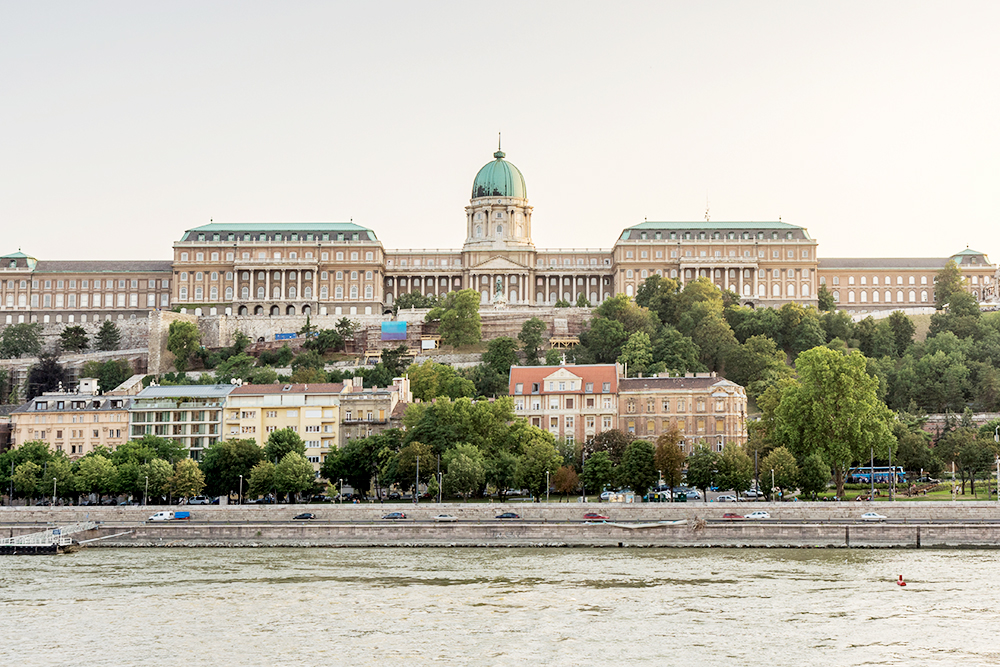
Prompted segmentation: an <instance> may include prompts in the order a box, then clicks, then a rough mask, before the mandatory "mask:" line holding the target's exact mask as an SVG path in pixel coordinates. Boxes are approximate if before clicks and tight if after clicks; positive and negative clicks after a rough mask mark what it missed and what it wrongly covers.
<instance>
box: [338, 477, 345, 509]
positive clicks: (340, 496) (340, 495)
mask: <svg viewBox="0 0 1000 667" xmlns="http://www.w3.org/2000/svg"><path fill="white" fill-rule="evenodd" d="M337 481H338V482H340V492H339V493H338V494H337V503H338V504H340V505H343V504H344V478H343V477H341V478H340V479H338V480H337Z"/></svg>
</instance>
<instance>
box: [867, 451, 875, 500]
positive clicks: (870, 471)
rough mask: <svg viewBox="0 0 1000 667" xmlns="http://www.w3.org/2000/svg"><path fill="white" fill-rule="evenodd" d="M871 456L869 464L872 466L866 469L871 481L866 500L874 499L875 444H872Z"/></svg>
mask: <svg viewBox="0 0 1000 667" xmlns="http://www.w3.org/2000/svg"><path fill="white" fill-rule="evenodd" d="M871 457H872V459H871V466H872V467H871V468H869V470H868V473H869V475H868V478H869V480H870V481H871V485H872V490H871V493H870V494H868V500H874V499H875V445H872V447H871Z"/></svg>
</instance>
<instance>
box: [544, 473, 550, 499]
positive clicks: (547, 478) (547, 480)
mask: <svg viewBox="0 0 1000 667" xmlns="http://www.w3.org/2000/svg"><path fill="white" fill-rule="evenodd" d="M545 502H549V471H548V470H546V471H545Z"/></svg>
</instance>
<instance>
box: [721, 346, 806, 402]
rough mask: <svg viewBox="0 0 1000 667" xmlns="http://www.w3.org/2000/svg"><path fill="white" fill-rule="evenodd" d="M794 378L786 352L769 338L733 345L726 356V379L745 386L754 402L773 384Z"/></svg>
mask: <svg viewBox="0 0 1000 667" xmlns="http://www.w3.org/2000/svg"><path fill="white" fill-rule="evenodd" d="M792 375H793V372H792V369H791V368H789V367H788V365H787V364H785V353H784V352H782V351H781V350H779V349H778V346H777V345H775V343H774V341H773V340H772V339H770V338H767V337H766V336H751V337H750V338H747V340H746V342H745V343H743V344H742V345H738V344H737V345H735V346H733V347H732V348H731V349H730V351H729V354H728V356H727V357H726V379H727V380H731V381H732V382H735V383H736V384H739V385H743V386H744V387H746V388H747V393H748V394H749V395H750V396H752V397H753V398H755V399H756V398H757V396H759V395H760V394H761V393H763V391H764V390H765V389H767V388H768V387H769V386H771V385H772V384H773V383H774V382H776V381H778V380H781V379H782V378H787V377H791V376H792Z"/></svg>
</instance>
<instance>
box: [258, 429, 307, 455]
mask: <svg viewBox="0 0 1000 667" xmlns="http://www.w3.org/2000/svg"><path fill="white" fill-rule="evenodd" d="M289 452H295V453H297V454H301V455H302V456H305V455H306V443H304V442H303V441H302V438H300V437H299V434H298V433H296V432H295V431H293V430H292V429H290V428H281V429H277V430H275V431H271V434H270V435H269V436H267V444H266V445H264V455H265V456H267V460H268V461H276V462H277V461H281V460H282V459H284V458H285V456H286V455H287V454H288V453H289Z"/></svg>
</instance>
